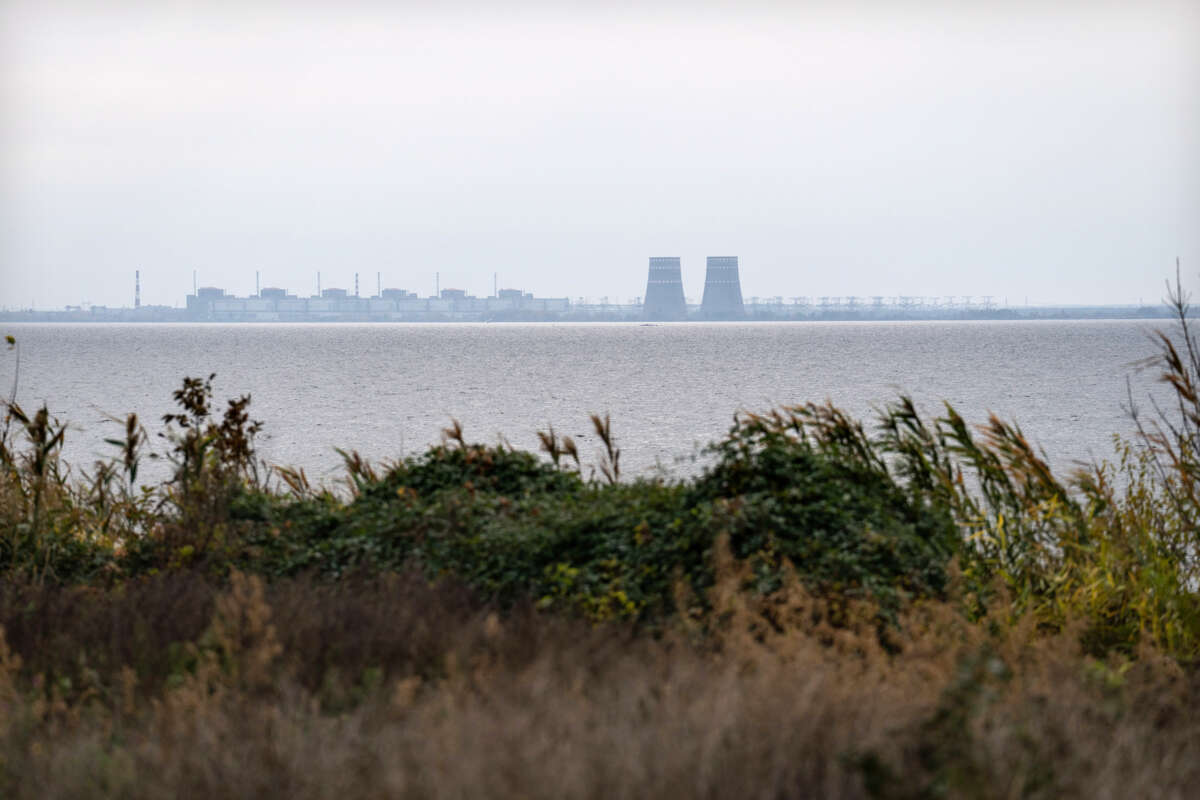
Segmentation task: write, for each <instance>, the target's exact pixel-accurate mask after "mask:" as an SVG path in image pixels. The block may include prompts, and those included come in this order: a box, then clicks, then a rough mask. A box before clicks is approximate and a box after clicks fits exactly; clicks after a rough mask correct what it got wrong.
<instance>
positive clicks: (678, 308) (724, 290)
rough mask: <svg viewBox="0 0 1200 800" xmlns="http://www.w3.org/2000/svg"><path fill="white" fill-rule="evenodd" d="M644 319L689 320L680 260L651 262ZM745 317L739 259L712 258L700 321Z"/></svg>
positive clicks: (733, 257) (731, 257)
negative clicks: (739, 275)
mask: <svg viewBox="0 0 1200 800" xmlns="http://www.w3.org/2000/svg"><path fill="white" fill-rule="evenodd" d="M642 315H643V316H644V317H645V318H646V319H654V320H680V319H687V302H686V301H685V300H684V299H683V275H682V271H681V270H680V267H679V259H678V258H674V257H671V258H651V259H650V277H649V278H648V279H647V280H646V300H645V302H644V303H643V305H642ZM744 315H745V309H744V308H743V307H742V284H741V282H740V281H739V280H738V260H737V256H709V257H708V270H707V272H706V274H705V276H704V299H703V300H702V301H701V302H700V317H701V318H702V319H741V318H742V317H743V316H744Z"/></svg>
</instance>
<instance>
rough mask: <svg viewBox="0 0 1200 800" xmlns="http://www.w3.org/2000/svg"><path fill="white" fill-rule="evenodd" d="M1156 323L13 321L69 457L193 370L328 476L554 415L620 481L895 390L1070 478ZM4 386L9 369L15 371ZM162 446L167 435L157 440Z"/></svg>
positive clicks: (31, 392)
mask: <svg viewBox="0 0 1200 800" xmlns="http://www.w3.org/2000/svg"><path fill="white" fill-rule="evenodd" d="M1164 324H1166V323H1165V321H1163V320H1156V321H1146V322H1138V321H1103V322H1088V321H1072V322H903V323H895V322H875V323H849V322H840V323H839V322H832V323H812V322H802V323H759V324H737V323H711V324H705V323H678V324H656V325H637V324H620V323H616V324H528V325H525V324H451V325H430V324H417V325H405V324H395V325H389V324H362V325H355V324H346V325H341V324H319V325H286V324H265V325H161V324H160V325H151V324H148V325H139V324H130V325H121V324H104V325H51V324H41V325H35V324H25V325H11V326H9V330H6V331H3V333H11V334H13V335H15V336H16V337H17V339H18V340H19V342H20V352H21V370H20V381H19V388H18V398H19V402H20V403H22V405H24V406H25V407H26V408H29V407H32V406H35V405H37V404H40V403H41V402H43V401H44V402H46V403H47V404H48V405H49V407H50V409H51V411H52V412H54V413H55V414H56V415H58V416H59V417H60V418H61V419H63V420H67V421H69V422H70V423H71V430H70V433H69V435H68V442H67V450H66V453H67V457H68V460H70V461H72V462H74V463H79V464H88V463H90V462H91V461H92V459H94V458H95V457H96V456H97V455H100V454H103V453H104V452H105V451H106V450H111V448H110V447H108V446H107V445H104V444H103V438H104V437H105V436H113V435H115V434H117V432H118V429H117V428H116V426H115V425H113V424H112V423H108V422H105V419H106V417H107V416H109V415H123V414H125V413H126V412H129V411H136V412H137V413H138V414H139V415H140V416H141V417H142V419H143V420H145V421H146V423H147V427H148V428H149V430H150V431H151V432H152V433H153V432H156V431H158V430H160V429H161V425H160V424H159V422H158V420H159V418H160V417H161V415H162V414H164V413H167V412H169V411H171V410H173V409H172V404H171V392H172V391H173V390H174V389H176V388H178V386H179V383H180V380H181V379H182V378H183V377H184V376H201V375H208V374H209V373H214V372H215V373H216V374H217V378H216V381H215V386H216V389H217V394H218V396H219V397H220V399H222V400H223V399H224V398H226V397H231V396H234V395H238V394H242V393H250V394H251V395H252V396H253V403H252V407H251V410H252V416H254V417H255V418H257V419H260V420H262V421H263V422H264V423H265V430H264V435H263V436H262V438H261V439H260V453H261V455H262V456H264V457H265V458H266V459H267V460H268V461H270V462H273V463H280V464H288V465H293V466H302V467H304V468H305V469H306V470H307V471H308V473H309V475H310V476H311V477H322V478H325V479H328V478H330V477H332V476H334V475H335V474H337V472H338V470H339V469H340V459H339V458H338V456H337V455H336V453H335V452H334V448H335V447H341V448H343V449H357V450H359V451H360V452H361V453H362V454H363V455H365V456H368V457H369V458H372V459H386V458H394V457H397V456H400V455H404V454H411V453H413V452H414V451H419V450H421V449H423V448H424V447H426V446H427V445H429V444H430V443H432V442H435V441H437V439H438V437H439V432H440V430H441V429H442V428H443V427H444V426H445V425H446V424H447V423H448V422H449V421H450V419H451V418H454V419H457V420H459V421H460V422H461V423H462V425H463V428H464V429H465V431H466V434H467V438H468V439H470V440H474V441H487V442H494V441H496V440H497V438H498V437H499V436H501V435H503V436H504V437H505V438H506V439H507V440H508V441H510V442H511V443H512V444H514V445H516V446H518V447H524V448H529V449H535V448H536V446H537V438H536V431H537V430H538V429H545V428H546V426H547V425H548V424H550V423H553V425H554V427H555V429H556V430H557V431H559V432H562V433H566V434H571V435H573V436H575V437H577V440H578V441H579V443H580V446H581V450H582V451H583V452H584V454H585V455H591V454H592V453H594V452H595V451H596V448H597V445H598V442H597V441H596V438H595V436H594V435H593V434H592V433H591V426H590V423H589V422H588V414H589V413H591V412H599V413H601V414H603V413H605V412H607V413H610V414H611V415H612V419H613V429H614V432H615V433H616V435H617V438H618V443H619V445H620V446H621V448H622V451H623V454H622V465H623V467H624V469H625V472H626V474H629V473H637V472H645V471H649V470H653V469H656V468H658V469H663V470H666V471H667V472H668V473H670V474H674V475H681V474H686V473H687V472H689V471H691V470H694V469H695V468H696V467H695V463H696V462H695V461H694V459H695V456H696V453H697V452H698V450H699V449H700V448H701V447H702V446H703V445H704V444H706V443H707V442H710V441H712V440H714V439H716V438H719V437H720V436H721V435H722V434H723V433H724V432H725V431H726V430H727V429H728V428H729V425H730V422H731V419H732V416H733V414H734V412H736V411H738V410H739V409H749V410H765V409H768V408H770V407H772V406H773V405H778V404H792V403H799V402H803V401H807V400H818V401H821V400H825V399H827V398H828V399H831V400H833V401H834V402H835V403H837V404H839V405H841V406H842V407H844V408H845V409H847V410H849V411H852V412H854V413H855V414H858V415H861V416H867V415H869V414H870V412H871V408H872V407H873V406H876V405H879V404H881V403H884V402H887V401H888V400H890V399H892V398H895V397H896V396H897V395H898V394H900V393H902V392H903V393H908V394H911V395H913V396H914V397H915V398H916V399H917V401H918V404H919V405H920V406H921V407H923V408H924V409H926V410H929V411H934V412H936V411H938V410H939V409H940V403H941V401H943V400H946V401H949V402H951V403H953V404H954V405H955V406H956V407H957V408H958V409H959V410H960V411H961V412H962V413H963V414H964V415H965V416H966V417H967V419H968V420H969V421H974V422H982V421H984V420H985V419H986V415H987V412H989V411H994V412H996V413H998V414H1000V415H1001V416H1003V417H1005V418H1008V419H1015V420H1016V421H1017V422H1019V423H1020V425H1021V426H1022V428H1023V429H1024V430H1025V432H1026V433H1027V434H1029V435H1030V437H1031V438H1032V439H1034V440H1035V441H1036V442H1037V443H1039V444H1040V445H1041V446H1043V447H1044V448H1045V449H1046V451H1047V452H1048V454H1049V455H1050V458H1051V462H1052V463H1053V464H1054V465H1055V466H1056V467H1060V468H1066V467H1070V466H1071V465H1072V463H1073V462H1074V461H1076V460H1090V459H1092V458H1105V457H1107V456H1109V455H1110V454H1111V452H1112V444H1111V437H1112V434H1114V433H1125V434H1127V433H1129V432H1130V431H1131V427H1132V424H1131V422H1130V420H1129V417H1128V415H1127V413H1126V411H1125V405H1126V404H1127V403H1126V378H1127V377H1130V378H1131V379H1132V381H1133V387H1134V393H1135V397H1138V398H1143V399H1144V398H1145V397H1146V395H1147V393H1148V392H1152V391H1153V392H1155V393H1159V392H1161V387H1158V388H1155V384H1154V382H1153V375H1152V374H1148V373H1144V372H1143V373H1140V374H1139V373H1136V372H1135V371H1134V368H1133V366H1132V365H1133V363H1134V362H1136V361H1138V360H1140V359H1142V358H1144V357H1146V356H1147V355H1150V354H1152V353H1153V351H1154V348H1153V345H1152V343H1151V342H1150V340H1149V338H1148V334H1149V333H1150V332H1151V331H1152V330H1153V329H1154V328H1155V327H1156V326H1162V325H1164ZM0 363H3V364H4V365H5V367H6V368H7V369H8V371H9V372H8V374H9V375H11V368H12V365H13V358H12V355H11V354H7V355H6V356H5V358H4V360H3V362H0ZM155 444H156V446H158V447H161V446H162V442H161V440H158V441H156V442H155Z"/></svg>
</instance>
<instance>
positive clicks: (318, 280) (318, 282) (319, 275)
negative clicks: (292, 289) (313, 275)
mask: <svg viewBox="0 0 1200 800" xmlns="http://www.w3.org/2000/svg"><path fill="white" fill-rule="evenodd" d="M320 296H321V270H317V297H320Z"/></svg>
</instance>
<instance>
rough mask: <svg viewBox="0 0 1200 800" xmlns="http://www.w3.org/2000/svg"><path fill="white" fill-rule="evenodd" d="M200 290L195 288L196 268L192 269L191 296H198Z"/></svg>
mask: <svg viewBox="0 0 1200 800" xmlns="http://www.w3.org/2000/svg"><path fill="white" fill-rule="evenodd" d="M199 294H200V292H199V291H198V290H197V288H196V270H192V296H198V295H199Z"/></svg>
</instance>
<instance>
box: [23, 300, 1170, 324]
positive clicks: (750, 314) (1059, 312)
mask: <svg viewBox="0 0 1200 800" xmlns="http://www.w3.org/2000/svg"><path fill="white" fill-rule="evenodd" d="M1170 316H1171V311H1170V309H1169V308H1167V307H1166V306H1165V305H1163V306H1037V307H1022V308H999V309H991V310H984V309H980V310H978V311H974V310H960V309H955V310H952V311H945V312H942V313H938V312H937V311H936V310H934V309H928V310H926V309H922V310H912V311H903V310H899V309H895V310H892V309H884V310H882V311H874V310H866V311H850V310H830V311H821V310H819V309H812V308H810V309H808V310H801V309H796V310H793V309H792V308H791V307H790V306H783V307H782V308H781V307H780V306H778V305H766V304H763V305H761V306H758V307H756V306H753V305H750V304H747V310H746V314H745V316H743V317H741V318H738V319H733V320H720V321H730V322H960V321H968V320H980V321H1003V320H1014V321H1021V320H1024V321H1033V320H1105V319H1125V320H1134V319H1166V318H1169V317H1170ZM673 321H678V322H712V321H718V320H709V319H705V318H703V317H701V316H700V314H699V313H698V310H697V313H695V314H689V315H688V318H687V319H686V320H654V319H646V318H643V317H642V315H641V313H640V312H637V311H634V310H633V309H632V308H629V307H621V308H619V309H612V310H604V309H602V308H600V307H593V308H577V309H575V310H571V311H565V312H555V313H548V312H541V313H507V314H504V313H501V314H485V313H479V312H475V313H470V312H467V313H432V312H416V313H390V314H386V315H382V314H341V313H337V314H312V313H307V314H296V315H283V314H229V315H198V314H195V313H193V312H189V311H188V310H187V309H182V308H168V307H153V306H151V307H144V308H140V309H132V308H119V309H115V308H103V309H101V308H98V309H94V310H71V311H28V310H27V311H0V323H98V322H100V323H129V322H140V323H162V324H171V323H198V322H199V323H216V324H231V323H232V324H241V323H256V324H261V323H347V322H353V323H364V322H369V323H396V322H402V323H409V322H423V323H448V322H463V323H479V322H522V323H533V322H648V323H661V322H673Z"/></svg>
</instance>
